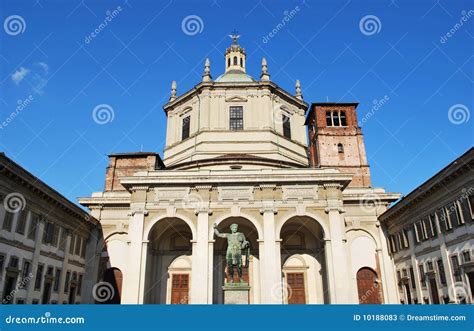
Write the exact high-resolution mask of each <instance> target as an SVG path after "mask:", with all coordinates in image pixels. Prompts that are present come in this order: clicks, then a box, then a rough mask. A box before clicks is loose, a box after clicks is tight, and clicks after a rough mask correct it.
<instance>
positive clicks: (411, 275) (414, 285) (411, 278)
mask: <svg viewBox="0 0 474 331" xmlns="http://www.w3.org/2000/svg"><path fill="white" fill-rule="evenodd" d="M410 281H411V288H416V281H415V273H414V272H413V267H410Z"/></svg>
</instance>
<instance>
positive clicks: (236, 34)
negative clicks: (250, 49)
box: [229, 29, 240, 45]
mask: <svg viewBox="0 0 474 331" xmlns="http://www.w3.org/2000/svg"><path fill="white" fill-rule="evenodd" d="M229 37H230V38H231V39H232V43H233V44H235V45H237V40H238V39H239V38H240V34H239V32H238V31H237V30H235V29H234V31H232V32H231V33H230V35H229Z"/></svg>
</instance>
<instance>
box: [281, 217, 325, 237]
mask: <svg viewBox="0 0 474 331" xmlns="http://www.w3.org/2000/svg"><path fill="white" fill-rule="evenodd" d="M294 217H309V218H312V219H313V220H314V221H315V222H317V223H318V224H319V225H320V226H321V228H322V229H323V240H328V239H331V238H330V235H329V234H330V232H329V229H328V227H327V225H326V224H325V222H321V221H320V219H319V217H317V216H316V215H314V214H313V213H310V212H305V214H301V213H298V212H295V213H291V214H289V215H287V216H285V218H283V219H281V220H280V221H279V222H278V223H277V226H276V230H275V231H276V233H275V235H276V237H277V238H278V239H281V229H283V226H284V225H285V223H287V222H288V221H289V220H291V219H292V218H294Z"/></svg>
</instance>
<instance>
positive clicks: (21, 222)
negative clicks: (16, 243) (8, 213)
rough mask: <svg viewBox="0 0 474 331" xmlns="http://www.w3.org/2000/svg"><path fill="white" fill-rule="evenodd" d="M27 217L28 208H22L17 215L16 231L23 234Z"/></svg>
mask: <svg viewBox="0 0 474 331" xmlns="http://www.w3.org/2000/svg"><path fill="white" fill-rule="evenodd" d="M27 218H28V210H27V209H24V210H22V211H21V212H20V215H18V221H17V222H16V233H19V234H25V228H26V220H27Z"/></svg>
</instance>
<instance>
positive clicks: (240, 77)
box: [215, 70, 255, 83]
mask: <svg viewBox="0 0 474 331" xmlns="http://www.w3.org/2000/svg"><path fill="white" fill-rule="evenodd" d="M215 82H217V83H237V82H255V79H253V78H252V77H251V76H249V75H247V74H246V73H245V72H243V71H240V70H229V71H227V72H226V73H224V74H222V75H220V76H219V77H217V78H216V80H215Z"/></svg>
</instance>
